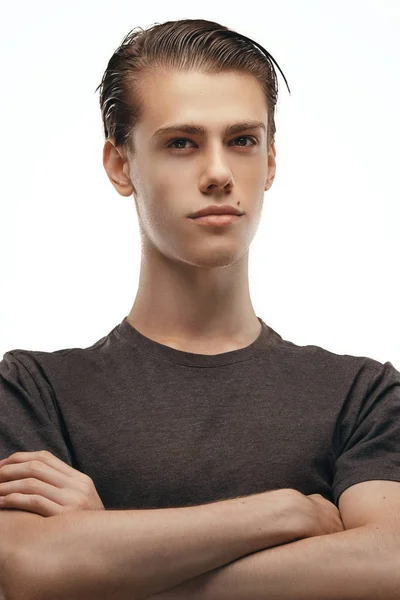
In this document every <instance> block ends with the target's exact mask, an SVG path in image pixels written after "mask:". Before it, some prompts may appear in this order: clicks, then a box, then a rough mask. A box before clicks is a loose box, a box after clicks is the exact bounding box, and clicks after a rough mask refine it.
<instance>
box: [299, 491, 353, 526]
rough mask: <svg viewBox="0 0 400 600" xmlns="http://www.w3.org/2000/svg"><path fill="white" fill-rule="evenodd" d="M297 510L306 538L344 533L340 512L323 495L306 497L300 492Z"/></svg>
mask: <svg viewBox="0 0 400 600" xmlns="http://www.w3.org/2000/svg"><path fill="white" fill-rule="evenodd" d="M296 510H297V511H298V514H299V516H300V517H301V520H302V524H303V528H304V534H305V537H314V536H318V535H327V534H330V533H337V532H339V531H344V525H343V522H342V519H341V517H340V512H339V510H338V509H337V508H336V506H335V505H334V504H333V503H332V502H329V500H326V499H325V498H324V497H323V496H321V494H311V495H309V496H305V495H304V494H302V493H301V492H299V498H298V503H297V507H296Z"/></svg>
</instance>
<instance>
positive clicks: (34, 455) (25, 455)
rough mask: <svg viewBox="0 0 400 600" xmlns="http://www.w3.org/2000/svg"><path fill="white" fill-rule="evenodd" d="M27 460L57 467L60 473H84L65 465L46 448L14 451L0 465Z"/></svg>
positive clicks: (70, 475)
mask: <svg viewBox="0 0 400 600" xmlns="http://www.w3.org/2000/svg"><path fill="white" fill-rule="evenodd" d="M29 460H39V461H41V462H43V463H45V464H47V465H49V466H51V467H53V468H54V469H57V470H58V471H60V472H61V473H64V474H65V475H68V476H69V477H77V476H82V475H84V473H82V472H81V471H78V470H77V469H74V468H73V467H71V466H70V465H67V464H66V463H65V462H63V461H62V460H60V459H59V458H57V456H54V454H52V453H51V452H48V451H47V450H38V451H37V452H14V454H10V456H8V457H7V458H4V459H3V460H1V461H0V467H2V466H3V465H5V464H14V463H22V462H27V461H29Z"/></svg>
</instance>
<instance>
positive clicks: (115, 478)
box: [0, 317, 400, 509]
mask: <svg viewBox="0 0 400 600" xmlns="http://www.w3.org/2000/svg"><path fill="white" fill-rule="evenodd" d="M259 321H260V323H261V324H262V331H261V333H260V335H259V337H258V338H257V339H256V340H255V341H254V342H253V343H252V344H250V345H249V346H247V347H245V348H242V349H240V350H234V351H231V352H225V353H222V354H216V355H205V354H193V353H190V352H183V351H181V350H176V349H174V348H170V347H169V346H165V345H163V344H160V343H158V342H155V341H154V340H151V339H150V338H147V337H145V336H144V335H142V334H141V333H140V332H139V331H138V330H136V329H135V328H133V327H132V326H131V325H130V324H129V322H128V321H127V318H126V317H125V318H124V319H123V320H122V322H121V323H120V324H119V325H117V326H116V327H114V329H112V330H111V331H110V333H109V334H107V335H106V336H104V337H103V338H101V339H100V340H99V341H97V342H96V343H94V344H93V345H92V346H90V347H88V348H69V349H63V350H56V351H54V352H44V351H39V350H23V349H14V350H10V351H8V352H6V353H5V354H4V355H3V359H2V360H1V361H0V459H2V458H5V457H7V456H9V455H10V454H12V453H14V452H18V451H25V452H32V451H35V450H42V449H46V450H49V451H50V452H51V453H53V454H54V455H55V456H57V457H58V458H60V459H61V460H63V461H64V462H66V463H68V464H69V465H71V466H73V467H74V468H75V469H78V470H79V471H82V472H84V473H86V474H87V475H89V476H90V477H91V478H92V479H93V481H94V484H95V486H96V489H97V491H98V493H99V495H100V497H101V499H102V501H103V503H104V506H105V508H108V509H139V508H168V507H181V506H192V505H196V504H205V503H208V502H215V501H217V500H223V499H227V498H235V497H238V496H247V495H250V494H256V493H260V492H263V491H268V490H274V489H280V488H292V489H296V490H299V491H300V492H302V493H303V494H322V495H323V496H324V497H325V498H327V499H328V500H331V501H332V502H334V503H335V504H336V506H338V499H339V496H340V494H341V493H342V492H343V491H344V490H345V489H346V488H348V487H350V486H351V485H354V484H356V483H359V482H361V481H367V480H371V479H386V480H392V481H400V372H399V371H397V370H396V369H395V368H394V366H393V364H392V363H391V362H385V363H384V364H383V363H380V362H378V361H376V360H374V359H372V358H368V357H362V356H351V355H338V354H335V353H333V352H330V351H328V350H325V349H323V348H321V347H319V346H315V345H307V346H299V345H297V344H294V343H292V342H290V341H287V340H284V339H282V337H281V336H280V335H279V334H278V333H277V332H275V331H274V330H273V329H272V328H271V327H270V326H268V325H266V323H264V321H263V320H262V319H260V318H259Z"/></svg>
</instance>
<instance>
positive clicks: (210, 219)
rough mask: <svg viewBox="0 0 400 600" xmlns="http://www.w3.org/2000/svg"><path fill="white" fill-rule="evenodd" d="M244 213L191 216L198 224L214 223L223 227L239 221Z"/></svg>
mask: <svg viewBox="0 0 400 600" xmlns="http://www.w3.org/2000/svg"><path fill="white" fill-rule="evenodd" d="M241 216H242V215H232V214H229V213H225V214H221V215H213V214H210V215H205V216H204V217H191V219H192V221H194V222H195V223H197V225H213V226H216V227H222V226H224V225H231V224H233V223H236V222H237V221H239V219H240V218H241Z"/></svg>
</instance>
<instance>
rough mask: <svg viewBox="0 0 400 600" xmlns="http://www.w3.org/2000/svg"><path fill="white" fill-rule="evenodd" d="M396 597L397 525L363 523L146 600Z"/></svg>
mask: <svg viewBox="0 0 400 600" xmlns="http://www.w3.org/2000/svg"><path fill="white" fill-rule="evenodd" d="M399 597H400V531H399V528H398V527H397V526H396V527H389V526H387V525H367V526H364V527H360V528H357V529H350V530H345V531H340V532H338V533H333V534H330V535H321V536H317V537H311V538H307V539H302V540H299V541H296V542H293V543H289V544H286V545H284V546H279V547H276V548H270V549H268V550H262V551H260V552H256V553H255V554H251V555H249V556H246V557H244V558H241V559H239V560H236V561H235V562H233V563H231V564H229V565H227V566H224V567H222V568H218V569H216V570H215V571H213V572H211V573H206V574H204V575H201V576H200V577H197V578H195V579H193V580H191V581H188V582H186V583H184V584H183V585H180V586H177V587H175V588H173V589H171V590H168V591H165V592H163V593H161V594H157V595H155V596H154V597H151V598H148V600H188V599H189V598H190V600H243V599H244V598H245V599H246V600H267V599H270V600H275V599H276V598H279V600H398V599H399Z"/></svg>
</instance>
